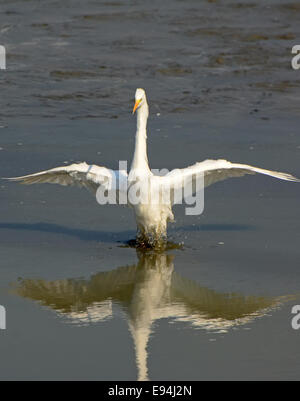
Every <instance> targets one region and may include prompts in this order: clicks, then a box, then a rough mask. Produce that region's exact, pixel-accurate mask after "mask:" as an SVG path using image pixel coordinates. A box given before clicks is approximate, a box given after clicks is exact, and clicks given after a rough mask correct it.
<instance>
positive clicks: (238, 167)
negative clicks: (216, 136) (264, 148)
mask: <svg viewBox="0 0 300 401" xmlns="http://www.w3.org/2000/svg"><path fill="white" fill-rule="evenodd" d="M256 173H259V174H265V175H268V176H270V177H274V178H278V179H280V180H285V181H294V182H300V179H298V178H296V177H294V176H293V175H291V174H287V173H281V172H278V171H271V170H265V169H262V168H258V167H253V166H250V165H247V164H239V163H231V162H229V161H227V160H205V161H203V162H200V163H196V164H194V165H193V166H190V167H187V168H183V169H176V170H172V171H171V172H170V173H168V174H166V175H165V176H163V177H161V178H162V180H161V183H162V185H163V186H166V187H168V188H170V190H171V192H172V191H173V192H174V191H176V190H181V189H183V188H184V186H185V185H190V184H192V185H193V188H194V187H195V185H194V184H195V182H196V181H197V180H198V181H199V182H201V180H200V179H201V177H202V178H203V181H202V183H203V185H202V188H199V189H203V186H204V188H206V187H208V186H209V185H212V184H214V183H216V182H219V181H223V180H226V179H227V178H233V177H242V176H244V175H246V174H256ZM193 192H195V191H194V190H193Z"/></svg>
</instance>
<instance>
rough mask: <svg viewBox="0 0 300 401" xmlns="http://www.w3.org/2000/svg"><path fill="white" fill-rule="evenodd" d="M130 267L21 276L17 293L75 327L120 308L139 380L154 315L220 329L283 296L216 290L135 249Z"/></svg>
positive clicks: (166, 258)
mask: <svg viewBox="0 0 300 401" xmlns="http://www.w3.org/2000/svg"><path fill="white" fill-rule="evenodd" d="M138 258H139V261H138V263H137V264H136V265H132V266H125V267H120V268H118V269H116V270H113V271H109V272H101V273H98V274H96V275H94V276H92V277H91V278H90V279H89V280H81V279H65V280H57V281H46V280H29V279H24V280H21V281H20V282H19V283H18V285H17V286H16V291H17V293H18V294H19V295H21V296H23V297H26V298H30V299H33V300H36V301H39V302H41V304H42V305H47V306H49V307H51V308H52V309H54V310H55V311H56V312H57V313H58V314H60V315H62V316H64V317H66V318H67V319H68V320H69V321H70V322H72V323H74V324H78V325H82V324H91V323H97V322H101V321H103V320H105V319H107V318H110V317H112V305H113V304H116V305H119V306H121V307H122V309H123V311H125V314H126V318H127V320H128V325H129V329H130V332H131V335H132V338H133V341H134V346H135V353H136V363H137V368H138V378H139V380H147V379H148V369H147V357H148V351H147V344H148V341H149V337H150V334H151V331H152V327H153V323H154V322H155V321H156V320H158V319H163V318H168V319H171V320H172V321H183V322H187V323H190V324H191V325H192V327H195V328H200V329H205V330H214V332H215V331H219V332H226V331H227V330H229V329H230V328H232V327H236V326H239V325H243V324H245V323H249V322H251V321H252V320H254V319H255V318H256V317H260V316H263V315H264V314H266V313H267V312H269V311H270V310H271V309H272V308H275V307H276V306H278V305H279V304H280V303H281V302H283V301H284V300H285V299H287V297H262V296H243V295H241V294H234V293H231V294H227V293H219V292H216V291H214V290H211V289H209V288H205V287H202V286H201V285H200V284H198V283H196V282H194V281H192V280H189V279H185V278H183V277H181V276H180V275H179V274H177V273H176V272H174V265H173V256H172V255H168V254H167V253H148V252H146V253H145V252H143V253H142V252H141V251H139V252H138Z"/></svg>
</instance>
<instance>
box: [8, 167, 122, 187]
mask: <svg viewBox="0 0 300 401" xmlns="http://www.w3.org/2000/svg"><path fill="white" fill-rule="evenodd" d="M8 180H10V181H18V182H20V183H22V184H27V185H29V184H43V183H49V184H60V185H64V186H66V185H76V186H79V187H81V188H86V189H88V190H90V191H91V192H93V193H96V191H97V189H98V188H99V187H100V186H105V187H106V188H107V189H111V187H112V186H113V187H114V186H116V188H119V187H120V185H119V182H120V181H121V180H122V181H124V180H125V181H126V180H127V173H126V172H125V171H113V170H109V169H108V168H106V167H99V166H95V165H88V164H87V163H76V164H71V165H70V166H63V167H56V168H53V169H51V170H45V171H40V172H38V173H35V174H30V175H25V176H23V177H14V178H8Z"/></svg>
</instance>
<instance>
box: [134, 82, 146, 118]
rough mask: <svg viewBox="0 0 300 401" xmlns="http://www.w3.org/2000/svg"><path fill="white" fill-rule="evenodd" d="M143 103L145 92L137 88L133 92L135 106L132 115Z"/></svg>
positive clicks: (144, 101)
mask: <svg viewBox="0 0 300 401" xmlns="http://www.w3.org/2000/svg"><path fill="white" fill-rule="evenodd" d="M145 103H147V99H146V92H145V91H144V89H141V88H137V90H136V91H135V104H134V107H133V111H132V114H134V113H135V111H136V110H137V109H139V108H140V107H141V106H142V105H143V104H145Z"/></svg>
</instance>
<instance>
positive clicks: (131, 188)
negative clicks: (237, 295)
mask: <svg viewBox="0 0 300 401" xmlns="http://www.w3.org/2000/svg"><path fill="white" fill-rule="evenodd" d="M135 101H136V102H135V106H134V110H133V111H134V112H135V111H136V110H137V131H136V138H135V150H134V156H133V160H132V164H131V169H130V171H129V174H127V172H126V171H125V170H121V169H120V170H117V171H113V170H110V169H108V168H106V167H99V166H96V165H88V164H86V163H78V164H72V165H70V166H64V167H57V168H54V169H51V170H47V171H41V172H39V173H35V174H31V175H27V176H23V177H16V178H11V179H10V180H12V181H20V182H22V183H24V184H35V183H53V184H60V185H78V186H80V187H85V188H87V189H89V190H91V191H92V192H93V193H97V200H98V202H99V203H102V199H100V195H101V194H103V193H104V192H105V191H106V192H107V191H109V192H113V191H114V192H115V194H116V196H115V200H116V203H119V204H127V205H128V206H129V207H131V208H132V209H133V210H134V213H135V217H136V223H137V229H138V233H137V242H138V243H139V244H142V245H146V246H156V245H157V244H160V243H161V242H162V241H163V240H164V239H165V237H166V232H167V224H168V222H169V221H173V220H174V216H173V212H172V206H173V205H174V204H175V203H178V199H175V198H176V196H175V193H177V192H178V191H182V192H181V193H183V189H184V187H185V186H188V185H191V187H192V188H193V192H195V182H196V179H197V177H198V176H201V177H202V178H203V187H207V186H209V185H212V184H214V183H216V182H218V181H223V180H225V179H227V178H231V177H241V176H243V175H245V174H255V173H260V174H265V175H269V176H271V177H275V178H278V179H281V180H286V181H297V182H300V180H299V179H297V178H295V177H294V176H292V175H290V174H286V173H281V172H276V171H271V170H265V169H261V168H257V167H253V166H249V165H245V164H238V163H231V162H228V161H226V160H206V161H203V162H200V163H196V164H194V165H192V166H190V167H187V168H184V169H176V170H173V171H171V172H169V173H167V174H165V175H163V176H159V175H155V174H153V173H152V172H151V170H150V168H149V163H148V157H147V119H148V115H149V107H148V103H147V99H146V93H145V91H144V90H143V89H137V90H136V94H135ZM202 189H203V188H202ZM98 191H99V192H98ZM99 194H100V195H99ZM103 203H104V202H103Z"/></svg>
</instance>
